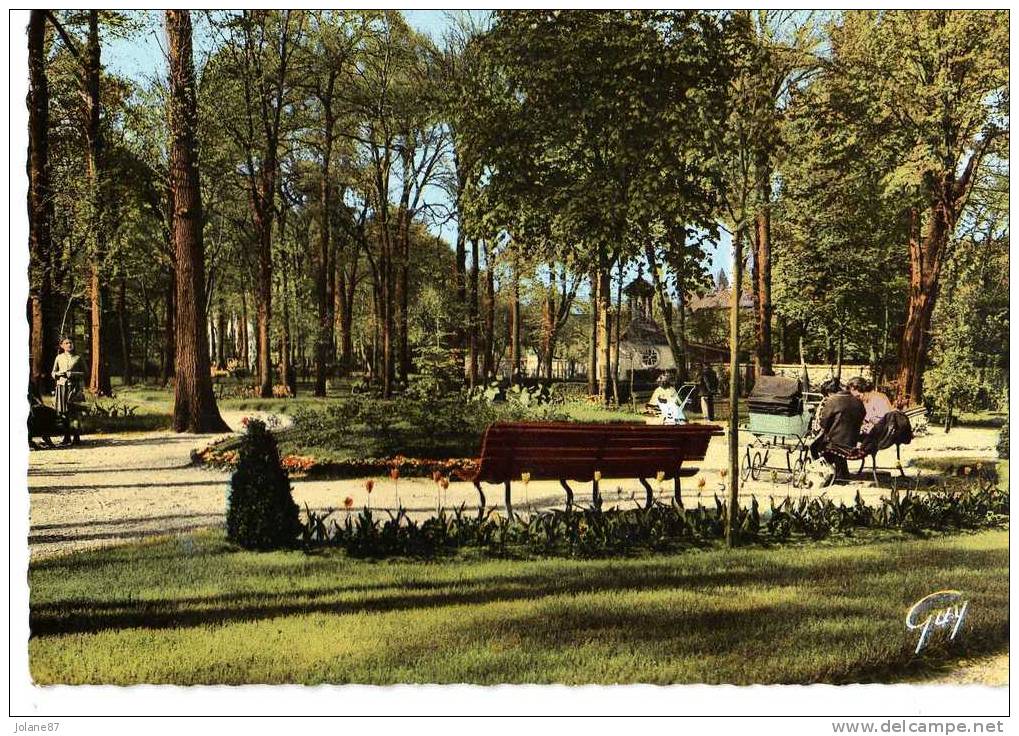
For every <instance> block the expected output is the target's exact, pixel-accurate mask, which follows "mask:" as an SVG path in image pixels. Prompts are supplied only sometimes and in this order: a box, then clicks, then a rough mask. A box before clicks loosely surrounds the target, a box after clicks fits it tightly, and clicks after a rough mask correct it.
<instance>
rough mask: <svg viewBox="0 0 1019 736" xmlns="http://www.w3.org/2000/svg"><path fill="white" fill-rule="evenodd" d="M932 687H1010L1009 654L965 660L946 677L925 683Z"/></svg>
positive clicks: (942, 676) (940, 676)
mask: <svg viewBox="0 0 1019 736" xmlns="http://www.w3.org/2000/svg"><path fill="white" fill-rule="evenodd" d="M925 682H926V683H927V684H930V685H988V686H991V687H1001V686H1004V685H1008V652H1004V653H1002V654H995V655H994V656H992V657H981V658H979V659H963V660H960V661H959V662H958V663H957V666H956V667H955V669H953V670H952V671H951V672H949V673H948V674H945V675H939V676H937V677H935V678H932V679H929V680H926V681H925Z"/></svg>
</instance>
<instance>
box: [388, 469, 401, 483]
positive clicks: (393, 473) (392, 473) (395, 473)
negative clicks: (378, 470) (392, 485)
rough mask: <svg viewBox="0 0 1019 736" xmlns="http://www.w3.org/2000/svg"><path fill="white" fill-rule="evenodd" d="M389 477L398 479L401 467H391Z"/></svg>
mask: <svg viewBox="0 0 1019 736" xmlns="http://www.w3.org/2000/svg"><path fill="white" fill-rule="evenodd" d="M389 477H390V478H392V479H393V480H398V479H399V478H400V469H399V468H398V467H396V466H393V467H392V468H390V469H389Z"/></svg>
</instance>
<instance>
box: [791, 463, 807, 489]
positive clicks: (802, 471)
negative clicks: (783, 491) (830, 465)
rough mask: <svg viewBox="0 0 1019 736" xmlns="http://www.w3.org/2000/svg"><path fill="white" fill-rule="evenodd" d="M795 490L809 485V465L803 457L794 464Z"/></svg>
mask: <svg viewBox="0 0 1019 736" xmlns="http://www.w3.org/2000/svg"><path fill="white" fill-rule="evenodd" d="M792 483H793V488H802V487H805V486H806V484H807V463H806V462H805V461H804V460H803V458H802V457H799V458H797V459H796V462H795V463H793V478H792Z"/></svg>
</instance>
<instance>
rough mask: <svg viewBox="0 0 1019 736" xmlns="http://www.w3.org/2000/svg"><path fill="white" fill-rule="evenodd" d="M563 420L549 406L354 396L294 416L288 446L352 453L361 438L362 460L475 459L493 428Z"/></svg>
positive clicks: (457, 397)
mask: <svg viewBox="0 0 1019 736" xmlns="http://www.w3.org/2000/svg"><path fill="white" fill-rule="evenodd" d="M565 418H566V417H565V415H563V414H562V413H561V412H560V411H558V410H557V409H555V408H554V407H552V406H549V405H540V406H539V405H531V404H528V405H523V404H521V403H516V402H502V403H495V404H493V403H489V402H487V401H484V400H474V401H471V400H468V399H466V398H464V397H463V396H461V395H459V394H457V395H452V396H448V395H447V396H443V395H432V396H430V397H428V398H426V399H421V400H417V399H411V398H399V399H390V400H382V399H376V398H371V397H366V396H354V397H351V398H350V399H345V400H344V401H342V402H337V403H334V404H332V405H330V406H328V407H327V408H324V409H315V408H302V409H299V410H298V411H296V412H295V414H294V424H293V427H292V428H291V429H290V430H288V431H287V442H288V444H291V445H293V446H295V447H298V448H301V447H334V448H342V447H351V442H352V438H361V439H362V440H363V443H364V444H363V445H362V446H361V447H360V453H361V457H392V456H396V455H406V456H410V457H417V458H433V459H445V458H451V457H452V458H457V457H474V456H476V454H477V450H478V447H479V446H480V444H481V436H482V434H484V431H485V429H486V428H487V427H488V425H489V424H491V423H492V422H496V421H550V420H555V419H565Z"/></svg>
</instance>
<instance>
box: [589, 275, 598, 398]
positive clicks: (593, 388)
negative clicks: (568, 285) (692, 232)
mask: <svg viewBox="0 0 1019 736" xmlns="http://www.w3.org/2000/svg"><path fill="white" fill-rule="evenodd" d="M597 392H598V269H597V268H595V269H594V270H593V271H591V325H590V335H589V340H588V352H587V395H588V396H594V395H595V394H596V393H597Z"/></svg>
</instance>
